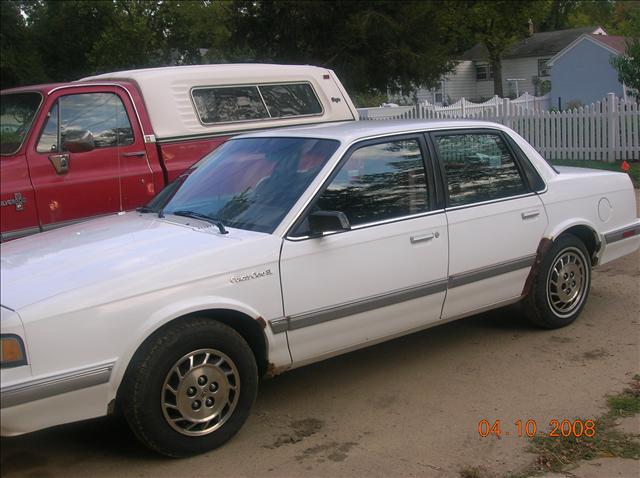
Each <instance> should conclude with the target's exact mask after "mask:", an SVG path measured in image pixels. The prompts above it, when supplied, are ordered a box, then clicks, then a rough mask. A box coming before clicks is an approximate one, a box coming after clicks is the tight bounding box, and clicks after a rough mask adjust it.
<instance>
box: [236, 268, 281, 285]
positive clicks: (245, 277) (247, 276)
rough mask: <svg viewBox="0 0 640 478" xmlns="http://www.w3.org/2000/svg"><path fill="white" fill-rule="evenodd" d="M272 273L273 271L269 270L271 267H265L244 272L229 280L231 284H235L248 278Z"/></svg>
mask: <svg viewBox="0 0 640 478" xmlns="http://www.w3.org/2000/svg"><path fill="white" fill-rule="evenodd" d="M272 274H273V272H271V269H267V270H264V271H259V272H252V273H251V274H246V275H243V276H233V277H231V278H230V279H229V282H231V283H232V284H237V283H239V282H245V281H248V280H253V279H261V278H262V277H266V276H270V275H272Z"/></svg>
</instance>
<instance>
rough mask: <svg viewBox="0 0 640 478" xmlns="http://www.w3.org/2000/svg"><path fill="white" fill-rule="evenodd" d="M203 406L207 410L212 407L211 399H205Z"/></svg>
mask: <svg viewBox="0 0 640 478" xmlns="http://www.w3.org/2000/svg"><path fill="white" fill-rule="evenodd" d="M204 404H205V405H206V406H207V407H209V408H211V407H213V398H211V397H209V398H207V399H206V400H205V402H204Z"/></svg>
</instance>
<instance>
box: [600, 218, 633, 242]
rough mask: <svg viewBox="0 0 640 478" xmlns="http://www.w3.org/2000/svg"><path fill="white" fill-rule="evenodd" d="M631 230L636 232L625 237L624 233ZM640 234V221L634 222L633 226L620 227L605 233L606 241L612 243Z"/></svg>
mask: <svg viewBox="0 0 640 478" xmlns="http://www.w3.org/2000/svg"><path fill="white" fill-rule="evenodd" d="M630 231H633V232H634V233H633V234H632V235H631V236H629V237H624V234H625V233H626V232H630ZM638 235H640V223H639V224H632V225H631V226H625V227H622V228H620V229H614V230H613V231H610V232H607V233H605V235H604V242H605V243H606V244H612V243H614V242H618V241H622V240H624V239H631V238H632V237H636V236H638Z"/></svg>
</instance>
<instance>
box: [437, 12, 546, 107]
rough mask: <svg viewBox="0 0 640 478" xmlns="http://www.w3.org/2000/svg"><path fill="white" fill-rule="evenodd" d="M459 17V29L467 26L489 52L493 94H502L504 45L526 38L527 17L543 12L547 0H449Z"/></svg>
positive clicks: (466, 28)
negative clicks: (460, 20) (458, 0)
mask: <svg viewBox="0 0 640 478" xmlns="http://www.w3.org/2000/svg"><path fill="white" fill-rule="evenodd" d="M449 5H450V8H452V9H455V10H456V11H457V14H458V15H459V18H462V19H464V20H463V21H462V23H461V26H460V29H461V30H463V31H464V30H467V31H468V33H467V34H470V35H473V36H474V37H475V38H476V40H477V41H479V42H481V43H482V44H483V45H484V46H485V47H486V49H487V51H488V54H489V64H490V65H491V68H492V70H493V89H494V94H496V95H498V96H504V92H503V88H502V56H503V54H504V53H505V52H506V51H507V49H508V48H509V47H510V46H512V45H514V44H515V43H517V42H518V41H520V40H522V39H524V38H526V36H527V35H528V33H529V21H530V20H531V21H533V22H534V24H535V23H536V22H537V21H538V20H539V19H540V18H544V16H545V15H546V9H547V8H548V6H549V4H548V2H545V1H543V0H521V1H519V2H513V1H511V0H496V1H491V0H485V1H461V2H457V1H452V2H450V3H449Z"/></svg>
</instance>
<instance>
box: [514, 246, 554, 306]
mask: <svg viewBox="0 0 640 478" xmlns="http://www.w3.org/2000/svg"><path fill="white" fill-rule="evenodd" d="M552 245H553V241H552V240H551V239H549V238H548V237H543V238H542V239H540V243H539V244H538V250H537V251H536V260H535V261H534V263H533V266H531V270H530V271H529V275H528V276H527V280H526V281H525V283H524V288H523V289H522V294H520V295H521V297H523V298H524V297H526V296H528V295H529V293H530V292H531V288H532V287H533V281H534V279H535V277H536V274H537V273H538V268H539V267H540V264H541V263H542V260H543V259H544V256H545V255H546V254H547V251H548V250H549V249H550V248H551V246H552Z"/></svg>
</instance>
